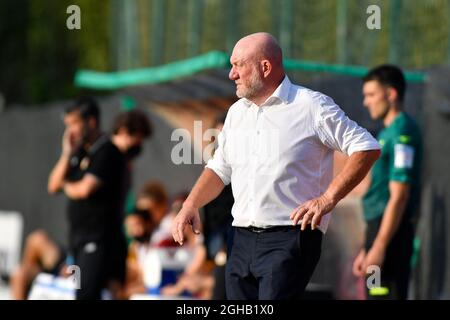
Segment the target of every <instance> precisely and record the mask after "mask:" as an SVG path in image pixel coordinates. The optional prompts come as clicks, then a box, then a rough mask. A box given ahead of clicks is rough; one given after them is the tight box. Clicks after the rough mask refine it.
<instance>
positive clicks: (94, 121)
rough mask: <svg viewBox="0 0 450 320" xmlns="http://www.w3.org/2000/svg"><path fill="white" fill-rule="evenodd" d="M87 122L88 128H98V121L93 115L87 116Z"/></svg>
mask: <svg viewBox="0 0 450 320" xmlns="http://www.w3.org/2000/svg"><path fill="white" fill-rule="evenodd" d="M87 123H88V126H89V128H92V129H94V128H98V127H99V124H98V121H97V119H95V118H94V117H89V118H88V119H87Z"/></svg>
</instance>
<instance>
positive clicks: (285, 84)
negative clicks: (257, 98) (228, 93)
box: [242, 76, 292, 107]
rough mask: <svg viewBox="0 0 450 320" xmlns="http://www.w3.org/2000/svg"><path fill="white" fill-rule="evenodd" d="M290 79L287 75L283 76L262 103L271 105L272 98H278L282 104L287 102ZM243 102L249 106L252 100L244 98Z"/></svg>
mask: <svg viewBox="0 0 450 320" xmlns="http://www.w3.org/2000/svg"><path fill="white" fill-rule="evenodd" d="M291 85H292V84H291V81H290V80H289V78H288V76H284V79H283V81H282V82H281V83H280V85H279V86H278V87H277V88H276V89H275V91H274V92H273V93H272V94H271V95H270V97H268V98H267V99H266V101H264V103H263V104H262V105H266V106H267V105H271V104H273V102H272V101H273V100H274V99H276V100H279V101H281V102H283V103H284V104H287V103H288V102H289V92H290V90H291ZM242 100H243V102H244V104H245V105H246V106H247V107H250V106H251V105H252V102H251V101H250V100H248V99H246V98H243V99H242Z"/></svg>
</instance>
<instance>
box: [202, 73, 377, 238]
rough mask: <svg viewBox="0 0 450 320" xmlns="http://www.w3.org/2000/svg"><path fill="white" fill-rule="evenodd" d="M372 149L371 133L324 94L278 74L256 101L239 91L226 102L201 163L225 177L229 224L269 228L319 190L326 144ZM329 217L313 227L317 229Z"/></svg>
mask: <svg viewBox="0 0 450 320" xmlns="http://www.w3.org/2000/svg"><path fill="white" fill-rule="evenodd" d="M376 149H380V145H379V144H378V142H377V140H376V139H374V138H373V137H372V135H371V134H370V133H369V132H367V130H366V129H364V128H362V127H360V126H359V125H358V124H357V123H356V122H354V121H352V120H350V119H349V118H348V117H347V116H346V115H345V113H344V112H343V111H342V110H341V109H340V108H339V107H338V106H337V105H336V103H335V102H334V101H333V100H332V99H331V98H330V97H328V96H326V95H324V94H322V93H320V92H317V91H313V90H310V89H307V88H305V87H301V86H296V85H293V84H292V83H291V82H290V81H289V78H288V77H287V76H286V77H285V78H284V80H283V82H282V83H281V84H280V86H278V88H277V89H276V90H275V91H274V93H273V94H272V95H271V96H270V97H269V98H268V99H267V100H266V101H265V102H264V103H263V104H262V105H261V106H259V107H258V106H257V105H255V104H254V103H252V102H251V101H249V100H247V99H245V98H242V99H240V100H238V101H237V102H236V103H234V104H233V105H232V106H231V107H230V109H229V110H228V114H227V117H226V120H225V124H224V126H223V129H222V131H221V132H220V134H219V136H218V147H217V149H216V151H215V153H214V156H213V157H212V158H211V159H210V160H209V161H208V162H207V164H206V168H209V169H211V170H213V171H214V172H215V173H216V174H217V175H218V176H219V177H220V179H221V180H222V181H223V183H224V184H225V185H227V184H228V183H230V182H231V185H232V189H233V196H234V199H235V203H234V205H233V209H232V215H233V218H234V219H233V226H236V227H249V226H254V227H260V228H269V227H273V226H283V225H292V221H291V220H290V219H289V215H290V213H291V212H292V210H293V209H294V208H296V207H298V206H299V205H300V204H301V203H303V202H305V201H307V200H310V199H313V198H315V197H318V196H320V195H322V194H323V193H324V192H325V191H326V189H327V188H328V186H329V184H330V182H331V180H332V178H333V151H334V150H337V151H341V152H344V153H346V154H348V155H351V154H352V153H353V152H356V151H365V150H376ZM330 217H331V212H330V213H328V214H326V215H324V216H323V217H322V220H321V222H320V225H319V226H318V228H319V229H320V230H321V231H322V232H323V233H325V232H326V230H327V227H328V223H329V220H330Z"/></svg>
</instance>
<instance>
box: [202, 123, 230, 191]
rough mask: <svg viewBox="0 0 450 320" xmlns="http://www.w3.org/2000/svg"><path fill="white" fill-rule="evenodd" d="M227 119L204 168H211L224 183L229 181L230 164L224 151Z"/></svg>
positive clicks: (226, 183)
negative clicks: (216, 144) (211, 155)
mask: <svg viewBox="0 0 450 320" xmlns="http://www.w3.org/2000/svg"><path fill="white" fill-rule="evenodd" d="M226 127H227V121H225V124H224V127H223V129H222V131H221V132H220V133H219V135H218V146H217V149H216V150H215V152H214V155H213V157H212V158H211V159H209V160H208V162H207V164H206V166H205V168H208V169H211V170H213V171H214V172H215V173H216V174H217V175H218V176H219V178H220V179H221V180H222V182H223V184H224V185H228V184H229V183H230V182H231V166H230V165H229V163H228V161H227V157H226V152H225V145H226V141H227V139H226V135H227V128H226Z"/></svg>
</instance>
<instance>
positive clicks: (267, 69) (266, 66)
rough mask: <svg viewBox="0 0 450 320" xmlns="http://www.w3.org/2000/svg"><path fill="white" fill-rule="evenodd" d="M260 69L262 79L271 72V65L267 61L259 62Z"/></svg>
mask: <svg viewBox="0 0 450 320" xmlns="http://www.w3.org/2000/svg"><path fill="white" fill-rule="evenodd" d="M261 69H262V72H263V75H264V78H267V77H268V76H269V74H270V72H271V71H272V64H271V63H270V61H269V60H262V61H261Z"/></svg>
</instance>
